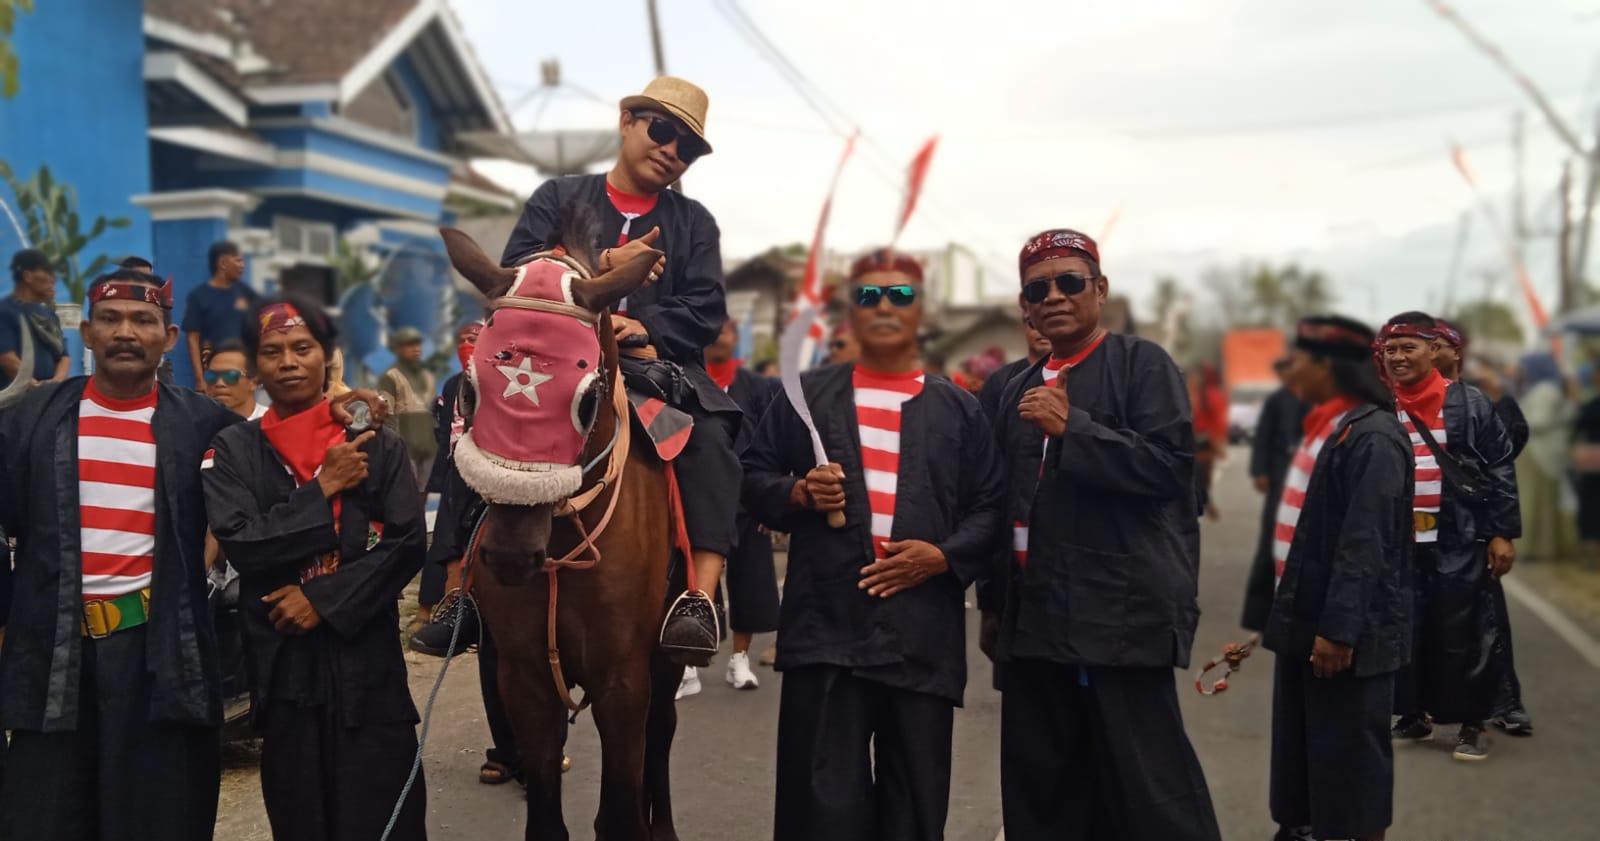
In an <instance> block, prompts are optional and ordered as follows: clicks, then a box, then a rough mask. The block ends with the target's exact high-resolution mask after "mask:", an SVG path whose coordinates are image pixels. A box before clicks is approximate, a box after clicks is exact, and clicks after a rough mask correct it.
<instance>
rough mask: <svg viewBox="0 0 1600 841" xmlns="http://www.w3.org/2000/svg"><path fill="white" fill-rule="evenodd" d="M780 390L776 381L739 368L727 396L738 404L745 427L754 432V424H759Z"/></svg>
mask: <svg viewBox="0 0 1600 841" xmlns="http://www.w3.org/2000/svg"><path fill="white" fill-rule="evenodd" d="M782 390H783V386H782V385H781V384H779V382H778V381H777V380H776V379H773V378H772V377H763V376H761V375H760V374H757V373H756V372H754V371H751V370H749V369H748V368H740V369H739V370H738V372H737V373H735V374H734V375H733V382H732V383H730V384H729V385H728V396H729V397H731V398H733V402H735V403H737V404H739V411H741V412H743V413H744V419H745V424H746V426H748V427H749V428H750V429H751V430H752V431H754V429H755V426H756V424H759V423H760V422H761V416H762V415H765V414H766V413H767V409H768V408H770V407H771V406H772V401H773V399H774V398H776V397H777V396H778V393H779V392H781V391H782Z"/></svg>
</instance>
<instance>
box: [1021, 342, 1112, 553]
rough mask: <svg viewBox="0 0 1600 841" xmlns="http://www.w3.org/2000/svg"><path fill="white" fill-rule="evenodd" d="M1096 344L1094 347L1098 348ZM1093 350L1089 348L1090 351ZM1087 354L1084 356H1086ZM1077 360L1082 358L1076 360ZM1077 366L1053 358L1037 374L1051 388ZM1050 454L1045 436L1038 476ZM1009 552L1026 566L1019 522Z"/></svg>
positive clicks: (1023, 531)
mask: <svg viewBox="0 0 1600 841" xmlns="http://www.w3.org/2000/svg"><path fill="white" fill-rule="evenodd" d="M1099 346H1100V343H1099V342H1096V343H1095V345H1094V347H1099ZM1093 349H1094V348H1090V350H1091V351H1092V350H1093ZM1087 355H1088V354H1085V356H1087ZM1078 359H1079V360H1081V359H1082V357H1079V358H1078ZM1075 364H1077V362H1076V361H1075V360H1072V359H1057V358H1055V357H1054V356H1052V357H1050V358H1049V359H1046V360H1045V361H1044V367H1043V368H1041V369H1039V374H1040V375H1041V376H1043V377H1044V384H1045V385H1047V386H1052V385H1055V384H1056V381H1057V380H1059V379H1061V372H1062V371H1065V370H1067V369H1068V368H1071V367H1072V366H1073V365H1075ZM1048 452H1050V436H1048V435H1047V436H1045V439H1044V449H1043V451H1041V452H1040V453H1039V475H1040V476H1043V475H1044V457H1045V454H1046V453H1048ZM1011 551H1012V553H1013V554H1015V555H1016V556H1017V563H1018V564H1021V565H1023V566H1026V565H1027V563H1028V524H1027V523H1024V522H1023V521H1021V520H1018V521H1016V522H1015V523H1012V524H1011Z"/></svg>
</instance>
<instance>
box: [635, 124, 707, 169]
mask: <svg viewBox="0 0 1600 841" xmlns="http://www.w3.org/2000/svg"><path fill="white" fill-rule="evenodd" d="M637 116H641V117H644V118H645V119H647V120H649V121H650V125H649V127H647V128H646V129H645V133H646V134H649V135H650V142H651V143H654V144H656V145H657V146H666V145H669V144H671V143H672V141H674V140H676V141H678V160H680V161H683V162H684V163H685V164H692V163H694V162H695V161H698V160H700V156H701V155H704V154H705V153H706V143H705V141H704V140H701V139H700V138H699V137H698V136H696V135H695V134H694V133H693V132H687V131H679V130H678V126H677V125H676V124H675V123H673V122H672V121H671V120H669V119H667V118H666V117H657V116H656V115H654V114H639V115H637Z"/></svg>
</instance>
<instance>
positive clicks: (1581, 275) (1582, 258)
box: [1572, 111, 1600, 286]
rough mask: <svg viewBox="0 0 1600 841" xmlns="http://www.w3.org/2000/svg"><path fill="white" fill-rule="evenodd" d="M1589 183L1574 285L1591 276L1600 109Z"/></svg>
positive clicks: (1599, 189) (1599, 195) (1599, 197)
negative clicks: (1590, 248) (1590, 255)
mask: <svg viewBox="0 0 1600 841" xmlns="http://www.w3.org/2000/svg"><path fill="white" fill-rule="evenodd" d="M1589 142H1590V143H1591V144H1593V146H1592V148H1590V149H1589V183H1588V185H1587V186H1585V187H1584V189H1583V216H1582V218H1581V219H1580V220H1579V221H1578V244H1577V247H1576V248H1575V249H1574V252H1573V256H1572V276H1573V285H1574V286H1577V285H1579V284H1583V283H1585V282H1586V281H1587V280H1588V276H1589V235H1590V234H1591V233H1592V229H1593V228H1594V206H1595V203H1596V202H1597V201H1600V111H1597V112H1596V116H1595V136H1594V137H1593V138H1592V139H1591V140H1590V141H1589Z"/></svg>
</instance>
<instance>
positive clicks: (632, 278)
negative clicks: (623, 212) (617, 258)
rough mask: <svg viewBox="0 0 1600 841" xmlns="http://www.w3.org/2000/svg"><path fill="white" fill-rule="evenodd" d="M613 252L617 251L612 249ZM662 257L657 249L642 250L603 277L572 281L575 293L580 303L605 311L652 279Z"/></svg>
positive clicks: (583, 305)
mask: <svg viewBox="0 0 1600 841" xmlns="http://www.w3.org/2000/svg"><path fill="white" fill-rule="evenodd" d="M612 253H613V254H614V253H616V252H612ZM660 259H661V252H660V251H656V250H655V249H653V248H648V249H645V250H644V251H640V252H639V253H638V254H635V255H633V257H632V258H631V259H629V260H628V261H627V262H626V263H619V264H616V265H613V266H612V267H611V271H609V272H606V273H605V274H603V275H600V276H599V277H593V278H590V279H588V280H574V281H573V282H572V296H573V299H574V301H575V303H577V304H578V306H580V307H583V308H585V309H587V310H589V311H591V312H601V311H603V310H605V309H608V308H609V307H610V306H611V305H612V304H615V303H616V302H618V301H620V300H622V299H623V298H626V297H628V296H629V295H632V294H633V291H634V290H635V289H638V288H639V287H641V286H643V285H644V284H645V281H647V280H649V279H650V272H651V270H652V269H654V268H655V266H656V262H657V261H658V260H660Z"/></svg>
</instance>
